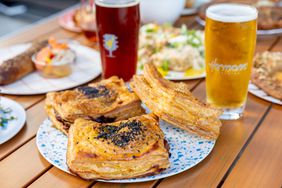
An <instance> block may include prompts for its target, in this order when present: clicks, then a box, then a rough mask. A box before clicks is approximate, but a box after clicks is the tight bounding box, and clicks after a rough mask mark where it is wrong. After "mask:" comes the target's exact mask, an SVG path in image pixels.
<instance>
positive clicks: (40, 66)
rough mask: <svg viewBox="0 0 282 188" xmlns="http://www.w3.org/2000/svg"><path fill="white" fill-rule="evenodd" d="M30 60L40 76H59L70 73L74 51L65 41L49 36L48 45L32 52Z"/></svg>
mask: <svg viewBox="0 0 282 188" xmlns="http://www.w3.org/2000/svg"><path fill="white" fill-rule="evenodd" d="M32 60H33V62H34V64H35V66H36V68H37V70H38V71H39V72H40V74H41V75H42V76H44V77H47V78H61V77H65V76H68V75H70V74H71V72H72V70H71V64H72V63H73V62H74V60H75V53H74V51H73V50H71V49H70V47H69V46H68V44H67V43H64V42H58V41H57V40H56V39H54V38H50V39H49V41H48V45H47V46H45V47H44V48H42V49H41V50H40V51H39V52H38V53H36V54H34V55H33V56H32Z"/></svg>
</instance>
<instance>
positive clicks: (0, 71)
mask: <svg viewBox="0 0 282 188" xmlns="http://www.w3.org/2000/svg"><path fill="white" fill-rule="evenodd" d="M0 54H1V55H0V93H2V94H13V95H35V94H45V93H47V92H51V91H60V90H64V89H69V88H73V87H76V86H79V85H81V84H84V83H87V82H89V81H91V80H93V79H94V78H96V77H97V76H99V75H100V74H101V72H102V68H101V63H100V55H99V52H98V51H96V50H93V49H91V48H88V47H86V46H83V45H80V44H79V43H78V42H76V41H70V40H56V39H55V38H53V37H50V38H49V39H48V40H43V41H35V42H33V43H25V44H17V45H13V46H10V47H6V48H2V49H0Z"/></svg>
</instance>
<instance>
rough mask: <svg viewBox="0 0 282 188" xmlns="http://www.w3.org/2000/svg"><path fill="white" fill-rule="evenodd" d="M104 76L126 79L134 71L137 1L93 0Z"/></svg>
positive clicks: (137, 28) (138, 15) (136, 47)
mask: <svg viewBox="0 0 282 188" xmlns="http://www.w3.org/2000/svg"><path fill="white" fill-rule="evenodd" d="M95 4H96V21H97V31H98V37H99V47H100V53H101V60H102V66H103V77H104V78H108V77H111V76H113V75H116V76H119V77H120V78H123V79H124V80H125V81H128V80H130V79H131V78H132V76H133V75H134V74H135V72H136V65H137V51H138V35H139V27H140V13H139V0H95Z"/></svg>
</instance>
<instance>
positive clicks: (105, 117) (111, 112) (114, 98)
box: [45, 76, 144, 134]
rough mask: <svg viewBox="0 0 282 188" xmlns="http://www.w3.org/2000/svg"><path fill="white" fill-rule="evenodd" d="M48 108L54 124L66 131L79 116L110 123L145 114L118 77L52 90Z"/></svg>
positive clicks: (138, 100)
mask: <svg viewBox="0 0 282 188" xmlns="http://www.w3.org/2000/svg"><path fill="white" fill-rule="evenodd" d="M45 109H46V112H47V114H48V116H49V118H50V119H51V121H52V123H53V125H54V126H55V127H56V128H57V129H59V130H61V131H62V132H64V133H65V134H67V133H68V129H69V127H70V126H71V125H72V124H73V122H74V121H75V120H76V119H77V118H84V119H90V120H93V121H97V122H99V123H108V122H115V121H119V120H123V119H128V118H130V117H134V116H138V115H142V114H143V113H144V110H143V108H142V107H141V101H140V99H139V98H138V97H137V96H136V95H135V94H134V93H133V92H130V91H129V90H128V89H127V87H126V86H125V83H124V82H123V80H122V79H119V78H118V77H116V76H113V77H111V78H109V79H106V80H102V81H100V82H98V83H92V84H90V85H88V86H82V87H78V88H76V89H74V90H67V91H62V92H52V93H48V94H47V98H46V105H45Z"/></svg>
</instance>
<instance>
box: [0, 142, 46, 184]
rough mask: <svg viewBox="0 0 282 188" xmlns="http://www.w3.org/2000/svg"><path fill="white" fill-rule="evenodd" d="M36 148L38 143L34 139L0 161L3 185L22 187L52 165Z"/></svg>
mask: <svg viewBox="0 0 282 188" xmlns="http://www.w3.org/2000/svg"><path fill="white" fill-rule="evenodd" d="M34 148H36V143H35V139H32V140H31V141H30V142H28V143H27V144H25V145H24V146H22V147H20V148H19V149H18V150H17V151H15V152H14V153H12V154H11V155H9V157H7V158H5V159H4V160H2V161H1V162H0V169H1V173H0V179H1V187H3V188H6V187H7V188H14V187H15V188H18V187H22V186H24V185H26V184H27V183H29V182H30V181H32V180H33V179H34V178H36V176H38V175H40V174H41V173H43V172H44V170H45V169H48V168H50V167H51V164H50V163H48V162H47V161H46V160H45V159H43V157H42V156H41V155H40V153H39V152H38V151H37V150H35V149H34Z"/></svg>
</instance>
